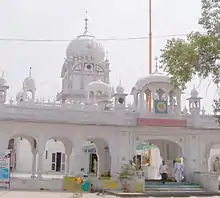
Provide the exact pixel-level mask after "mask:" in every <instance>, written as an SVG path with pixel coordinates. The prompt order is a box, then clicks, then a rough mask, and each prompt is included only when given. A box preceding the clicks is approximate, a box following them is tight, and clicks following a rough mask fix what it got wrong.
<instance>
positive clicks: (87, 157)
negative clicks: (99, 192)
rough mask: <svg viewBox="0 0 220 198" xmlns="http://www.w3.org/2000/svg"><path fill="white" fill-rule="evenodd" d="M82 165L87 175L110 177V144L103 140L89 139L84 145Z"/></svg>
mask: <svg viewBox="0 0 220 198" xmlns="http://www.w3.org/2000/svg"><path fill="white" fill-rule="evenodd" d="M81 164H82V165H83V166H82V168H84V170H85V171H86V173H87V174H92V175H95V176H98V177H99V176H110V171H111V155H110V149H109V145H108V143H107V142H106V141H105V140H104V139H102V138H88V139H87V140H86V141H85V143H84V144H83V157H82V162H81Z"/></svg>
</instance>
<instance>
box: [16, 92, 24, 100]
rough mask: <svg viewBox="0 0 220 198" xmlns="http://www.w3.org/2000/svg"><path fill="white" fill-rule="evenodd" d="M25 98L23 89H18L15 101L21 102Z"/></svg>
mask: <svg viewBox="0 0 220 198" xmlns="http://www.w3.org/2000/svg"><path fill="white" fill-rule="evenodd" d="M24 99H25V92H24V91H23V90H21V91H19V92H18V93H17V95H16V101H17V102H23V101H24Z"/></svg>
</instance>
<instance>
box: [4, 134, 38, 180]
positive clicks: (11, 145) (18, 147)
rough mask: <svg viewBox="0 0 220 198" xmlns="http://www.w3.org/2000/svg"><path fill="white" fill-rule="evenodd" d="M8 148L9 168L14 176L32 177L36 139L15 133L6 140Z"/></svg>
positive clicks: (34, 167) (33, 174) (34, 165)
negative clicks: (9, 153)
mask: <svg viewBox="0 0 220 198" xmlns="http://www.w3.org/2000/svg"><path fill="white" fill-rule="evenodd" d="M8 149H9V150H10V152H11V155H10V158H11V162H10V169H11V171H12V172H13V173H14V175H13V176H16V177H27V176H29V175H30V174H31V176H32V177H34V176H35V174H36V161H35V156H36V153H37V141H36V139H35V138H34V137H31V136H27V135H24V134H16V135H14V136H12V137H11V139H10V140H9V141H8Z"/></svg>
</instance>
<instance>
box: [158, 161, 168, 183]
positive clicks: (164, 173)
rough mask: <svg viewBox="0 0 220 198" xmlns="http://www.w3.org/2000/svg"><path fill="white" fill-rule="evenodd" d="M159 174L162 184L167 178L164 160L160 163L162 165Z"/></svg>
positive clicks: (166, 167)
mask: <svg viewBox="0 0 220 198" xmlns="http://www.w3.org/2000/svg"><path fill="white" fill-rule="evenodd" d="M159 172H160V175H161V180H162V182H163V184H164V183H165V181H166V180H167V178H168V166H167V164H166V163H165V161H164V160H163V161H162V164H161V165H160V168H159Z"/></svg>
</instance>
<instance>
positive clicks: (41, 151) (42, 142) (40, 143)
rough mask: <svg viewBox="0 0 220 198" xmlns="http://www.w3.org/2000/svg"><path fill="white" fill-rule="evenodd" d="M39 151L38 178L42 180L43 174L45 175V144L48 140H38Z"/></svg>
mask: <svg viewBox="0 0 220 198" xmlns="http://www.w3.org/2000/svg"><path fill="white" fill-rule="evenodd" d="M37 143H38V144H37V145H38V147H37V149H38V165H37V178H38V179H42V174H43V154H44V150H45V144H46V140H45V139H44V138H43V137H41V138H40V139H38V141H37Z"/></svg>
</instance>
